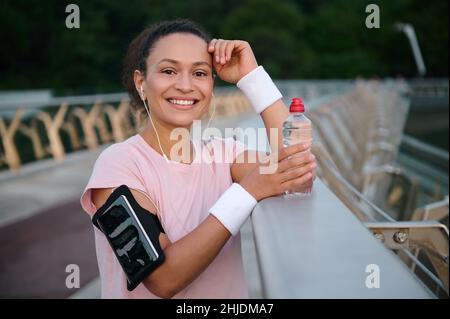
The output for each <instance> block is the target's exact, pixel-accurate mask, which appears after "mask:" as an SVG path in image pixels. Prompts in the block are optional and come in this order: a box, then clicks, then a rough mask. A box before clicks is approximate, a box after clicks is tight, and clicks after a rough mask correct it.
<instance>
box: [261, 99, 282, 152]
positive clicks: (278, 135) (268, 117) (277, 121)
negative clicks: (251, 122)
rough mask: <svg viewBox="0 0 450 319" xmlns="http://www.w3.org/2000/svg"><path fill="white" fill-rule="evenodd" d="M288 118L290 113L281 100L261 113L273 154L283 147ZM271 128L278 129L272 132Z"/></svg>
mask: <svg viewBox="0 0 450 319" xmlns="http://www.w3.org/2000/svg"><path fill="white" fill-rule="evenodd" d="M288 116H289V111H288V109H287V107H286V106H285V105H284V103H283V100H281V99H280V100H277V101H276V102H275V103H273V104H272V105H270V106H269V107H267V108H266V109H265V110H264V111H262V112H261V117H262V120H263V122H264V126H265V127H266V131H267V137H268V138H269V143H270V148H271V149H272V152H277V151H278V149H280V148H281V147H282V145H283V144H282V143H283V134H282V129H283V122H284V121H285V120H286V119H287V117H288ZM270 128H276V130H275V132H271V130H270Z"/></svg>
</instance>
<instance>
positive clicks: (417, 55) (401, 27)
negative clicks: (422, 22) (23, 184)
mask: <svg viewBox="0 0 450 319" xmlns="http://www.w3.org/2000/svg"><path fill="white" fill-rule="evenodd" d="M394 27H395V29H396V30H397V31H401V32H404V33H405V34H406V36H407V37H408V40H409V43H410V45H411V49H412V51H413V54H414V60H415V61H416V65H417V71H418V72H419V76H420V77H423V76H425V73H426V72H427V70H426V68H425V63H424V62H423V58H422V53H421V52H420V47H419V42H418V41H417V37H416V32H415V31H414V28H413V26H412V25H411V24H409V23H396V24H395V25H394Z"/></svg>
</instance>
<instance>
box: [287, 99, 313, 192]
mask: <svg viewBox="0 0 450 319" xmlns="http://www.w3.org/2000/svg"><path fill="white" fill-rule="evenodd" d="M304 112H305V106H304V105H303V101H302V99H301V98H299V97H296V98H293V99H292V101H291V105H290V106H289V113H290V115H289V117H288V118H287V119H286V121H285V122H284V123H283V146H284V147H286V146H290V145H293V144H297V143H302V144H306V143H309V144H312V126H311V121H310V120H309V119H308V118H307V117H306V116H305V114H304ZM299 155H300V154H299ZM293 156H298V155H293ZM312 184H313V181H312V180H310V181H309V182H308V185H303V186H302V187H301V188H299V189H292V190H290V191H288V192H286V194H296V195H308V194H310V193H311V190H312Z"/></svg>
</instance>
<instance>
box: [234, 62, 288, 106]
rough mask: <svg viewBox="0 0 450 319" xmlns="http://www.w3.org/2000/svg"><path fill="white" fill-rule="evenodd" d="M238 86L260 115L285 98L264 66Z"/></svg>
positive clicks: (240, 81)
mask: <svg viewBox="0 0 450 319" xmlns="http://www.w3.org/2000/svg"><path fill="white" fill-rule="evenodd" d="M236 85H237V87H238V88H239V89H241V90H242V92H244V94H245V96H246V97H247V98H248V99H249V100H250V103H251V104H252V106H253V108H254V109H255V111H256V113H258V114H260V113H261V112H262V111H264V110H265V109H266V108H267V107H268V106H270V105H272V104H273V103H274V102H275V101H276V100H279V99H281V98H282V97H283V96H282V95H281V93H280V91H279V90H278V88H277V87H276V85H275V83H273V81H272V79H271V78H270V76H269V74H267V72H266V71H265V70H264V68H263V66H262V65H260V66H258V67H257V68H256V69H254V70H253V71H251V72H250V73H248V74H246V75H245V76H244V77H243V78H242V79H240V80H239V82H238V83H236Z"/></svg>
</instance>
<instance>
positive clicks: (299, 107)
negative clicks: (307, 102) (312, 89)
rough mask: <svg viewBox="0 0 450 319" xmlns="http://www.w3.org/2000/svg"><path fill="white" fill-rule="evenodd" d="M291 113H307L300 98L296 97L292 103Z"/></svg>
mask: <svg viewBox="0 0 450 319" xmlns="http://www.w3.org/2000/svg"><path fill="white" fill-rule="evenodd" d="M289 112H291V113H298V112H301V113H303V112H305V106H304V105H303V101H302V99H301V98H299V97H294V98H293V99H292V101H291V105H290V106H289Z"/></svg>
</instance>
